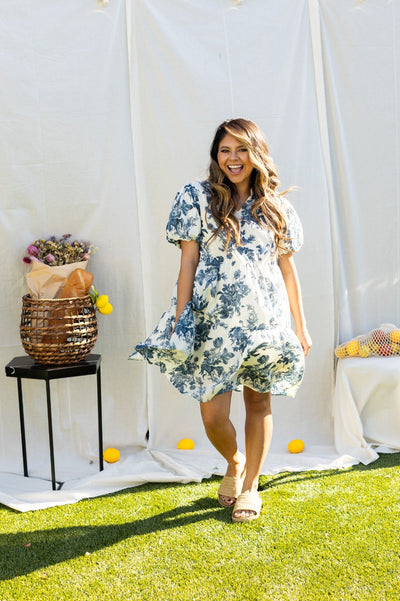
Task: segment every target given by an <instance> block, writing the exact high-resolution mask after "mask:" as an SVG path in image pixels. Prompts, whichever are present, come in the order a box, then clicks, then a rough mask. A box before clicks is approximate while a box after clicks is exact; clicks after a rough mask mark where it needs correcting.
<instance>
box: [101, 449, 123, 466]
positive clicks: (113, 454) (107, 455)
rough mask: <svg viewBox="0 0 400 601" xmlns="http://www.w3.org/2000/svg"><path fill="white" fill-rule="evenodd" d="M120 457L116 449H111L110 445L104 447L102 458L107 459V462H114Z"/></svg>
mask: <svg viewBox="0 0 400 601" xmlns="http://www.w3.org/2000/svg"><path fill="white" fill-rule="evenodd" d="M120 457H121V453H120V452H119V451H118V449H113V448H112V447H110V448H109V449H106V450H105V451H104V453H103V459H104V461H107V463H115V462H116V461H118V460H119V458H120Z"/></svg>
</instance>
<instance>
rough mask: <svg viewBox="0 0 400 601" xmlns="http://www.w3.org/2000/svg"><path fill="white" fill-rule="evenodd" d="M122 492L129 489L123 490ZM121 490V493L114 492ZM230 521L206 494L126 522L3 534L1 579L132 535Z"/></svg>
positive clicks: (0, 554)
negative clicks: (167, 509)
mask: <svg viewBox="0 0 400 601" xmlns="http://www.w3.org/2000/svg"><path fill="white" fill-rule="evenodd" d="M120 492H121V493H122V494H123V493H126V492H127V491H120ZM115 494H118V493H115ZM211 518H212V519H214V520H219V521H221V522H226V523H231V513H230V512H229V511H226V510H225V509H223V508H222V507H219V506H218V505H217V506H216V502H215V499H212V498H209V497H204V498H201V499H197V500H196V501H194V502H193V503H191V504H189V505H185V506H181V507H176V508H174V509H172V510H170V511H166V512H164V513H160V514H158V515H155V516H151V517H148V518H145V519H137V520H134V521H132V522H127V523H125V524H107V525H100V526H99V525H94V526H75V527H66V528H54V529H50V530H35V531H31V532H21V533H16V534H3V535H0V580H9V579H12V578H15V577H18V576H23V575H27V574H29V573H31V572H34V571H35V570H40V569H44V568H46V567H48V566H50V565H54V564H57V563H60V562H63V561H67V560H70V559H74V558H76V557H81V556H83V555H85V554H86V553H93V552H95V551H98V550H100V549H103V548H105V547H109V546H111V545H115V544H116V543H119V542H120V541H122V540H124V539H127V538H130V537H132V536H143V535H146V534H149V533H152V532H153V533H154V532H159V531H163V530H168V529H171V528H174V529H176V528H179V527H183V526H186V525H188V524H194V523H196V522H201V521H204V520H209V519H211ZM27 545H29V546H27Z"/></svg>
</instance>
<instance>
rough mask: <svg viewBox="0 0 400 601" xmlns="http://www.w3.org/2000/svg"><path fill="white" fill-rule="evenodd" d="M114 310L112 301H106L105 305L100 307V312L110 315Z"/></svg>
mask: <svg viewBox="0 0 400 601" xmlns="http://www.w3.org/2000/svg"><path fill="white" fill-rule="evenodd" d="M112 310H113V306H112V304H111V303H106V304H105V305H103V306H102V307H100V308H99V311H100V313H102V314H103V315H110V313H111V312H112Z"/></svg>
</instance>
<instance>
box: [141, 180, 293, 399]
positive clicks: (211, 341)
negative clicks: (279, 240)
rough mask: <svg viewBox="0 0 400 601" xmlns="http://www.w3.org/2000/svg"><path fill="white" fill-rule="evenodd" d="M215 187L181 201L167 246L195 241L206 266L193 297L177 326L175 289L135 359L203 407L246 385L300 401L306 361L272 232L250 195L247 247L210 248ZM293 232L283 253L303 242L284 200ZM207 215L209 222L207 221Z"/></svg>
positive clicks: (195, 189)
mask: <svg viewBox="0 0 400 601" xmlns="http://www.w3.org/2000/svg"><path fill="white" fill-rule="evenodd" d="M209 200H210V192H209V185H208V183H207V182H206V181H205V182H195V183H191V184H188V185H186V186H184V187H183V188H182V189H181V190H180V191H179V192H178V194H177V195H176V197H175V201H174V204H173V207H172V210H171V213H170V216H169V220H168V224H167V240H168V241H169V242H172V243H174V244H176V245H178V246H180V240H197V242H198V243H199V245H200V260H199V264H198V267H197V271H196V275H195V280H194V286H193V298H192V300H191V301H190V302H189V303H188V304H187V305H186V307H185V309H184V310H183V312H182V314H181V315H180V317H179V319H178V322H177V324H176V327H175V330H174V332H173V334H172V336H171V331H172V329H173V326H174V323H175V309H176V286H175V291H174V294H173V298H172V302H171V306H170V309H169V310H168V311H166V312H165V313H164V314H163V315H162V317H161V319H160V322H159V323H158V325H157V327H156V329H155V330H154V331H153V333H152V334H150V336H149V337H148V338H147V339H146V340H145V341H144V342H142V343H141V344H138V345H136V347H135V352H134V353H133V354H132V355H131V356H130V358H131V359H143V358H144V359H146V360H147V361H148V362H149V363H154V364H156V365H158V366H159V367H160V370H161V372H162V373H164V374H165V375H166V376H167V377H168V379H169V380H170V381H171V382H172V384H173V385H174V386H175V387H176V388H177V389H178V390H179V391H180V392H182V393H186V394H188V395H190V396H192V397H193V398H195V399H198V400H199V401H209V400H210V399H211V398H212V397H213V396H214V395H216V394H219V393H222V392H226V391H228V390H240V388H241V386H243V385H244V386H248V387H249V388H252V389H253V390H256V391H258V392H267V391H271V393H272V394H274V395H287V396H292V397H293V396H295V394H296V391H297V389H298V387H299V386H300V383H301V380H302V377H303V372H304V355H303V351H302V348H301V345H300V342H299V340H298V339H297V337H296V335H295V333H294V332H293V330H292V329H291V326H290V308H289V301H288V296H287V292H286V287H285V284H284V281H283V277H282V274H281V271H280V269H279V267H278V253H277V252H276V245H275V241H274V236H273V233H272V231H271V230H270V229H267V228H265V227H262V226H261V225H260V224H259V223H258V222H257V221H256V220H255V219H254V218H253V216H252V214H251V207H252V203H253V201H254V197H253V196H250V197H249V198H248V200H247V201H246V202H245V204H244V205H243V206H242V208H241V209H240V210H239V211H237V212H236V216H237V218H238V219H239V221H240V231H241V238H242V243H243V245H242V246H237V245H236V243H235V242H234V240H232V238H231V241H230V244H229V247H228V249H227V250H225V243H226V234H225V233H221V234H220V235H219V236H218V237H217V238H216V239H214V240H213V241H211V242H210V237H211V236H212V234H213V232H214V231H215V229H216V227H217V226H216V222H215V220H214V219H213V217H212V215H211V213H210V211H209V210H207V208H208V204H209ZM278 202H280V203H281V208H282V209H283V211H284V215H285V219H286V224H287V231H286V238H285V240H284V242H283V246H284V248H283V249H280V250H279V252H280V253H281V252H295V251H297V250H299V248H300V247H301V245H302V242H303V233H302V227H301V223H300V220H299V218H298V216H297V214H296V212H295V210H294V209H293V207H292V206H291V204H290V203H289V202H288V201H287V200H286V199H285V198H283V197H280V198H279V199H278ZM206 213H207V218H206Z"/></svg>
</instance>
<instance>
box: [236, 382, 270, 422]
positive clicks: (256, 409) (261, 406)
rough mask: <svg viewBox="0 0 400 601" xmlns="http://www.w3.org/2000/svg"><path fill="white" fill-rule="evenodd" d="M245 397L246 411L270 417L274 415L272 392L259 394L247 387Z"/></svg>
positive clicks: (244, 392)
mask: <svg viewBox="0 0 400 601" xmlns="http://www.w3.org/2000/svg"><path fill="white" fill-rule="evenodd" d="M243 397H244V402H245V405H246V411H250V412H252V413H259V414H262V415H270V414H271V413H272V410H271V393H270V392H257V391H256V390H252V389H251V388H247V386H246V387H245V388H244V391H243Z"/></svg>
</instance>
